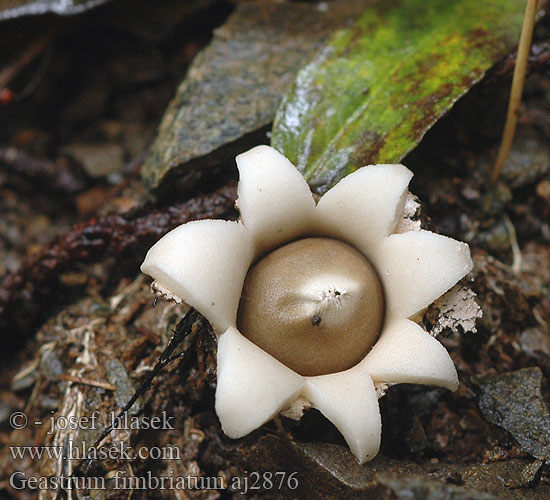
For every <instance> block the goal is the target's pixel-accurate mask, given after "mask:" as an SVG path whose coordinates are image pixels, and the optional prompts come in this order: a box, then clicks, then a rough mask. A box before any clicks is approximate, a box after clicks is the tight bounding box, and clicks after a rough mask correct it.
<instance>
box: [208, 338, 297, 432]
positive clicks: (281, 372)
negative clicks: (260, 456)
mask: <svg viewBox="0 0 550 500" xmlns="http://www.w3.org/2000/svg"><path fill="white" fill-rule="evenodd" d="M303 385H304V378H303V377H302V376H300V375H298V374H297V373H295V372H293V371H292V370H291V369H290V368H287V367H286V366H285V365H283V364H282V363H281V362H279V361H277V360H276V359H275V358H274V357H272V356H270V355H269V354H267V353H266V352H265V351H263V350H262V349H260V348H259V347H258V346H256V345H255V344H253V343H252V342H250V340H248V339H247V338H245V337H244V336H243V335H241V333H240V332H239V331H238V330H237V329H236V328H229V329H228V330H227V331H226V332H225V333H224V334H223V335H222V336H221V337H220V340H219V342H218V384H217V388H216V413H217V414H218V417H219V419H220V422H221V424H222V428H223V431H224V432H225V433H226V434H227V435H228V436H229V437H231V438H234V439H236V438H240V437H242V436H245V435H246V434H248V433H250V432H252V431H253V430H254V429H257V428H258V427H260V426H261V425H262V424H264V423H265V422H267V421H268V420H271V419H272V418H273V417H274V416H275V415H276V414H277V413H279V411H281V410H282V409H283V408H285V407H287V406H288V405H289V404H290V403H291V402H292V401H294V400H296V399H297V398H298V396H299V394H300V390H301V389H302V387H303Z"/></svg>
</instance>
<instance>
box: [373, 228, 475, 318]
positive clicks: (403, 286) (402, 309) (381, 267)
mask: <svg viewBox="0 0 550 500" xmlns="http://www.w3.org/2000/svg"><path fill="white" fill-rule="evenodd" d="M371 262H372V264H373V266H374V267H375V269H376V270H377V271H378V276H379V277H380V279H381V281H382V284H383V287H384V294H385V297H386V316H387V318H386V321H388V320H390V319H393V318H409V317H411V316H412V315H413V314H415V313H417V312H418V311H421V310H422V309H424V308H425V307H427V306H428V305H430V304H431V303H432V302H433V301H434V300H435V299H437V297H439V296H440V295H442V294H443V293H445V292H446V291H447V290H449V289H450V288H451V287H452V286H453V285H455V284H456V283H457V282H458V280H460V279H461V278H463V277H464V276H465V275H466V274H468V273H469V272H470V271H471V270H472V268H473V265H474V264H473V262H472V258H471V257H470V250H469V248H468V245H467V244H466V243H462V242H460V241H456V240H453V239H452V238H447V237H446V236H441V235H440V234H435V233H431V232H429V231H422V230H421V231H409V232H407V233H402V234H392V235H390V236H389V237H387V238H384V239H383V241H382V242H381V244H380V245H378V247H377V249H376V251H375V253H374V254H373V257H372V259H371Z"/></svg>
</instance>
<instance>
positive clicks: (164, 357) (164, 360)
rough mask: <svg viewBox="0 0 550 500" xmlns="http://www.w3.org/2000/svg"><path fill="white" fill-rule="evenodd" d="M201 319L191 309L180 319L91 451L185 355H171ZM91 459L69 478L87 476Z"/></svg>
mask: <svg viewBox="0 0 550 500" xmlns="http://www.w3.org/2000/svg"><path fill="white" fill-rule="evenodd" d="M200 318H201V316H200V314H199V313H198V312H197V311H196V310H195V309H193V308H191V309H189V311H188V312H187V314H186V315H185V316H184V317H183V318H182V319H181V321H180V322H179V323H178V325H177V326H176V329H175V330H174V334H173V336H172V338H171V339H170V341H169V342H168V344H167V345H166V348H165V349H164V352H163V353H162V354H161V355H160V357H159V359H158V360H157V363H156V364H155V367H154V368H153V370H152V371H151V373H149V375H148V376H147V377H146V378H145V380H143V382H142V383H141V384H140V386H139V387H138V389H137V390H136V391H135V392H134V395H133V396H132V397H131V398H130V400H129V401H128V402H127V403H126V404H125V405H124V407H123V408H122V409H121V410H120V411H119V413H118V415H117V416H116V417H115V418H114V419H113V423H112V424H111V425H110V426H109V427H107V428H106V429H105V430H104V431H103V432H102V433H101V434H100V436H99V437H98V438H97V439H96V441H95V443H94V444H93V446H92V448H91V449H97V447H98V446H99V445H100V444H101V442H102V441H103V440H104V439H105V438H106V437H107V436H108V435H109V434H110V433H111V431H113V430H114V429H115V428H116V425H117V423H118V422H119V421H120V419H121V418H122V416H123V415H124V414H125V413H127V412H128V411H129V410H130V409H131V408H132V406H133V405H134V403H135V402H136V401H137V399H138V398H139V397H140V396H142V395H143V394H145V393H146V392H147V390H148V389H149V388H150V386H151V382H152V381H153V379H154V378H155V377H156V376H157V375H158V374H159V372H160V371H161V370H162V369H163V368H164V367H165V366H166V365H167V364H169V363H171V362H172V361H174V360H176V359H180V358H182V357H184V356H185V354H186V353H187V352H188V351H183V352H182V353H179V354H177V355H175V356H174V355H173V353H174V351H175V350H176V349H177V347H178V346H179V345H181V343H182V342H183V341H184V340H185V339H186V338H187V337H188V336H189V335H190V334H191V333H193V326H194V324H195V323H196V322H197V320H199V319H200ZM93 460H94V459H93V458H88V457H87V458H85V459H84V460H82V461H81V462H80V463H79V464H78V466H77V467H76V469H75V470H74V471H73V473H72V474H71V478H72V479H75V478H76V476H77V475H78V474H80V472H81V471H82V469H83V468H84V469H85V471H84V473H85V474H87V472H88V470H89V468H90V466H91V464H92V462H93Z"/></svg>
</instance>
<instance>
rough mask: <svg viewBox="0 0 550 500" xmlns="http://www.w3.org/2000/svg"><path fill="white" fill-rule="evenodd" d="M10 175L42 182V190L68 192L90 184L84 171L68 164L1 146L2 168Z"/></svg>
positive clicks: (80, 189)
mask: <svg viewBox="0 0 550 500" xmlns="http://www.w3.org/2000/svg"><path fill="white" fill-rule="evenodd" d="M4 169H5V170H7V173H8V174H10V175H20V176H22V177H25V178H27V179H30V180H33V181H34V182H35V184H40V189H41V190H44V189H46V190H51V191H55V192H62V193H67V194H70V195H72V194H75V193H79V192H80V191H83V190H84V189H85V188H86V187H87V186H88V184H89V181H88V179H87V176H86V174H85V173H84V172H82V171H81V172H78V171H76V170H75V169H74V168H71V167H69V166H68V165H62V164H58V163H54V162H52V161H49V160H43V159H37V158H33V157H31V156H29V155H28V154H27V153H23V152H22V151H19V150H17V149H15V148H11V147H10V148H0V170H4Z"/></svg>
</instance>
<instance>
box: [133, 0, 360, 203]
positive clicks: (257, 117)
mask: <svg viewBox="0 0 550 500" xmlns="http://www.w3.org/2000/svg"><path fill="white" fill-rule="evenodd" d="M363 9H364V3H363V4H361V3H359V2H355V1H351V0H337V1H335V2H331V3H330V4H329V5H328V7H327V8H326V9H325V8H323V9H319V8H318V7H317V6H316V5H313V4H310V3H281V2H266V1H262V2H243V3H239V5H238V6H237V8H236V10H235V12H234V13H233V14H232V15H231V17H230V18H229V19H228V21H227V22H226V23H225V24H224V25H223V26H222V27H221V28H219V29H217V30H216V31H215V33H214V39H213V41H212V42H211V44H210V45H209V46H208V47H207V48H206V49H205V50H204V51H203V52H201V53H200V54H199V55H198V56H197V57H196V58H195V60H194V61H193V64H192V65H191V67H190V68H189V71H188V74H187V76H186V78H185V80H184V81H183V82H182V84H181V85H180V87H179V89H178V92H177V94H176V96H175V97H174V99H173V100H172V102H171V103H170V105H169V107H168V109H167V111H166V113H165V115H164V118H163V120H162V123H161V125H160V128H159V133H158V136H157V138H156V140H155V143H154V144H153V147H152V150H151V153H150V155H149V157H148V158H147V161H146V162H145V165H144V166H143V168H142V175H143V179H144V182H145V184H146V185H147V187H148V188H149V189H152V190H158V189H159V188H160V189H161V190H162V189H163V188H168V189H174V190H176V189H178V190H179V191H178V192H179V193H180V195H181V193H182V192H184V191H185V190H190V189H192V184H193V182H194V181H195V180H196V178H197V177H198V176H204V175H206V172H209V171H211V170H212V168H210V167H211V166H212V165H214V166H215V164H216V163H220V161H219V159H220V158H221V159H222V161H221V163H223V164H224V166H225V165H230V166H233V165H234V161H233V158H234V156H235V154H238V153H241V152H242V151H244V150H245V149H247V148H249V147H252V146H255V145H257V144H258V142H266V139H265V130H263V131H262V133H261V134H260V137H254V138H253V139H251V140H250V141H249V142H250V143H246V144H244V145H243V144H238V145H237V146H235V145H234V141H236V140H237V139H240V138H241V137H243V136H245V135H246V134H249V133H250V132H253V131H256V130H258V129H262V127H265V126H267V125H269V124H270V123H271V122H272V121H273V118H274V116H275V112H276V110H277V107H278V105H279V103H280V101H281V97H282V95H283V93H284V91H285V89H286V88H287V87H288V86H289V85H291V83H292V81H293V79H294V77H295V75H296V72H297V71H298V69H299V68H300V67H302V66H303V65H304V64H306V62H307V61H308V60H309V59H310V57H311V56H312V55H313V54H314V52H315V50H316V49H318V48H319V47H320V46H321V43H322V42H324V41H326V39H327V37H328V36H330V34H331V33H332V32H333V30H334V28H335V27H340V26H344V25H345V24H346V23H347V22H348V21H349V20H353V19H355V18H356V17H357V16H358V15H359V14H360V13H361V11H362V10H363ZM230 144H232V146H229V149H227V148H226V150H224V151H220V152H217V156H216V158H215V160H213V159H212V158H211V157H210V156H206V157H205V155H209V153H211V152H213V151H215V150H217V149H218V148H221V147H222V146H225V145H230ZM195 158H201V160H200V165H199V168H197V169H196V171H194V169H193V165H192V163H191V162H190V160H193V159H195ZM184 165H185V166H184ZM188 172H190V173H189V175H188ZM182 175H183V177H182V178H180V179H178V182H179V186H180V187H176V186H175V185H174V179H176V178H178V177H180V176H182Z"/></svg>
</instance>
